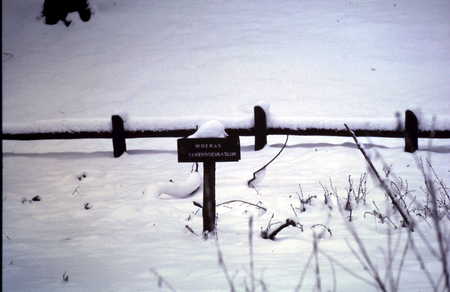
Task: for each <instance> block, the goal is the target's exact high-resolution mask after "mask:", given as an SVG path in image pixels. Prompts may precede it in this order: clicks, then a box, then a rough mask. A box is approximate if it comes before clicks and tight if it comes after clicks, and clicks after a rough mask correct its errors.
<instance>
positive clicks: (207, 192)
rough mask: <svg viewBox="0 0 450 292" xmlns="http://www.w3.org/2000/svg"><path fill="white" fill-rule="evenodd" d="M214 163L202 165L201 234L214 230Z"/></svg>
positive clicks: (209, 162)
mask: <svg viewBox="0 0 450 292" xmlns="http://www.w3.org/2000/svg"><path fill="white" fill-rule="evenodd" d="M215 185H216V163H215V162H214V161H205V162H204V163H203V234H204V236H205V237H207V236H208V233H210V232H214V231H215V229H216V186H215Z"/></svg>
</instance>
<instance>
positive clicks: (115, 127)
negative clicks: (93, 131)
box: [111, 115, 127, 157]
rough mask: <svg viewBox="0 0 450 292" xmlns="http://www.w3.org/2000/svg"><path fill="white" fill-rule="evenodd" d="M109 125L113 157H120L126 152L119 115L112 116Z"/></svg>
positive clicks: (123, 131)
mask: <svg viewBox="0 0 450 292" xmlns="http://www.w3.org/2000/svg"><path fill="white" fill-rule="evenodd" d="M111 123H112V141H113V149H114V157H120V156H121V155H122V154H123V153H124V152H126V151H127V144H126V141H125V128H124V125H123V119H122V117H120V116H119V115H113V116H112V117H111Z"/></svg>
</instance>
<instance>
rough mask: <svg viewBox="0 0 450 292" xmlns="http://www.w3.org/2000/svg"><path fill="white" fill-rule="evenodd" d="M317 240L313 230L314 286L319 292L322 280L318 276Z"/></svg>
mask: <svg viewBox="0 0 450 292" xmlns="http://www.w3.org/2000/svg"><path fill="white" fill-rule="evenodd" d="M317 242H318V239H317V235H316V233H315V232H313V252H314V260H315V264H316V266H315V268H314V271H315V274H316V288H317V291H319V292H320V291H322V281H321V278H320V265H319V255H318V254H319V253H318V247H317V246H318V244H317Z"/></svg>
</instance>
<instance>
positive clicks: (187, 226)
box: [184, 225, 199, 236]
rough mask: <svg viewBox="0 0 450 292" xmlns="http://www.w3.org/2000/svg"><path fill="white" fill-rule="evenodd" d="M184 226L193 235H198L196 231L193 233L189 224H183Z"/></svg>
mask: <svg viewBox="0 0 450 292" xmlns="http://www.w3.org/2000/svg"><path fill="white" fill-rule="evenodd" d="M184 227H185V228H186V229H187V230H189V232H191V233H192V234H194V235H195V236H199V235H198V234H197V233H195V231H194V230H193V229H192V228H191V226H189V225H184Z"/></svg>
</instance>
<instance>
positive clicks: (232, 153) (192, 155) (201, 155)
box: [188, 152, 237, 158]
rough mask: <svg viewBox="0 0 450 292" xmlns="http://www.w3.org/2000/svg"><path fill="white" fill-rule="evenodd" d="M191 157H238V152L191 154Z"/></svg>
mask: <svg viewBox="0 0 450 292" xmlns="http://www.w3.org/2000/svg"><path fill="white" fill-rule="evenodd" d="M188 155H189V157H191V158H204V157H209V158H214V157H236V156H237V153H236V152H197V153H189V154H188Z"/></svg>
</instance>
